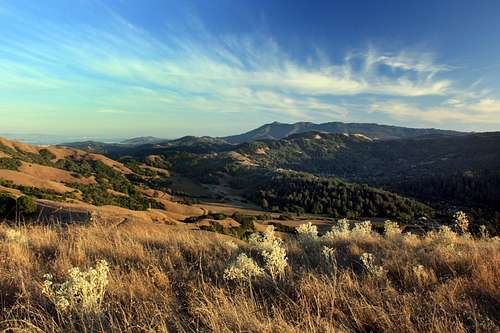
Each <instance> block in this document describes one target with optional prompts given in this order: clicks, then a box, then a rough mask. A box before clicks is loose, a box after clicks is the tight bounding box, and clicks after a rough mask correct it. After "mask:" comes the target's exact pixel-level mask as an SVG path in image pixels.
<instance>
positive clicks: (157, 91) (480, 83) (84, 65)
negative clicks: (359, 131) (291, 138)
mask: <svg viewBox="0 0 500 333" xmlns="http://www.w3.org/2000/svg"><path fill="white" fill-rule="evenodd" d="M499 17H500V1H497V0H482V1H462V0H440V1H427V0H419V1H412V0H407V1H400V0H394V1H392V0H386V1H357V0H354V1H353V0H351V1H333V0H331V1H311V0H309V1H298V0H286V1H273V0H252V1H242V0H210V1H207V0H203V1H190V0H183V1H169V0H155V1H152V0H141V1H133V0H127V1H126V0H112V1H96V0H73V1H67V0H61V1H52V0H44V1H31V0H28V1H25V0H0V132H1V133H29V134H34V133H44V134H50V135H59V136H72V137H74V136H82V137H84V136H85V137H108V138H109V137H133V136H141V135H154V136H160V137H166V138H173V137H178V136H182V135H188V134H189V135H213V136H224V135H230V134H236V133H240V132H243V131H247V130H250V129H253V128H255V127H258V126H260V125H262V124H265V123H269V122H273V121H279V122H285V123H292V122H298V121H310V122H316V123H320V122H329V121H343V122H375V123H382V124H392V125H400V126H407V127H435V128H444V129H456V130H466V131H495V130H500V19H499Z"/></svg>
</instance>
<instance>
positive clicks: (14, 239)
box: [4, 228, 28, 244]
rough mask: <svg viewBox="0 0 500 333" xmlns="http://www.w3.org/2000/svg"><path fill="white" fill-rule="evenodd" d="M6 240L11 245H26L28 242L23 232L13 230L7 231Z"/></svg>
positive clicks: (5, 233)
mask: <svg viewBox="0 0 500 333" xmlns="http://www.w3.org/2000/svg"><path fill="white" fill-rule="evenodd" d="M4 238H5V240H6V241H7V242H9V243H16V244H24V243H27V242H28V238H27V237H26V236H25V235H24V234H23V233H22V232H21V230H16V229H11V228H8V229H7V230H5V232H4Z"/></svg>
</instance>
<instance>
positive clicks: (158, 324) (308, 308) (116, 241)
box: [0, 224, 500, 333]
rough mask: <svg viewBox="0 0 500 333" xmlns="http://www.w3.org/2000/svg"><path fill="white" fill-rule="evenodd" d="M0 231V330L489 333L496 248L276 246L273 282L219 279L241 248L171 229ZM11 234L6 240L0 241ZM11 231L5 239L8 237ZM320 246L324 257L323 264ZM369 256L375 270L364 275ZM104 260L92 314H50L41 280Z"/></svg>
mask: <svg viewBox="0 0 500 333" xmlns="http://www.w3.org/2000/svg"><path fill="white" fill-rule="evenodd" d="M14 230H16V231H15V232H13V231H12V228H11V227H8V226H7V225H1V226H0V329H4V330H7V331H9V330H10V329H12V330H13V331H16V329H17V330H20V331H28V332H99V331H105V332H107V331H109V332H198V331H200V332H277V331H279V332H455V333H458V332H498V331H499V329H500V324H499V322H500V318H499V311H498V310H499V309H500V287H499V281H500V251H499V248H500V246H499V242H498V240H491V239H482V240H474V239H471V238H470V237H461V236H456V235H450V234H448V235H437V234H436V235H429V236H427V237H416V236H405V235H398V234H395V235H392V236H390V237H383V236H378V235H375V234H373V233H370V234H357V235H349V234H347V235H343V236H342V237H337V238H331V239H329V240H320V241H317V242H309V243H308V244H307V246H304V244H303V243H299V242H298V241H296V240H294V239H289V240H287V241H286V242H285V246H286V249H287V256H288V266H287V268H286V271H285V275H284V277H283V278H281V279H276V280H273V279H270V278H260V279H255V280H254V281H253V282H252V283H248V281H247V282H241V283H239V282H234V281H225V280H224V279H223V275H224V270H225V269H226V268H227V266H228V264H229V262H231V261H233V260H234V259H235V258H236V256H237V255H238V253H240V252H241V251H245V252H246V253H248V254H249V255H251V256H254V257H255V259H256V260H259V259H258V258H257V256H256V254H255V251H253V250H252V248H250V247H249V246H248V245H246V244H245V243H242V242H238V241H235V242H236V243H238V245H239V249H237V248H236V246H234V243H230V242H229V243H228V241H227V240H228V238H227V237H226V236H222V235H218V234H213V233H209V232H204V231H186V230H180V229H177V228H175V227H173V226H161V225H149V226H135V227H134V226H129V227H127V228H123V229H119V228H116V227H114V228H113V227H107V226H102V225H98V224H95V225H91V226H76V225H73V226H63V225H59V226H22V227H16V228H14ZM9 235H11V236H12V237H11V236H9ZM16 235H17V236H16ZM324 246H327V247H328V248H330V249H331V250H330V252H329V253H330V254H331V255H333V256H334V258H333V259H334V260H332V261H328V262H326V261H325V259H324V257H323V256H322V249H323V247H324ZM363 253H371V254H372V255H373V260H374V265H378V266H379V267H382V268H383V270H384V274H369V272H367V270H366V269H365V268H364V267H363V264H362V262H361V260H360V256H361V255H362V254H363ZM101 259H104V260H106V261H107V262H108V263H109V268H110V273H109V284H108V286H107V289H106V294H105V296H104V301H103V303H102V309H101V312H100V314H99V315H94V316H88V315H85V314H84V313H82V312H81V311H78V309H75V310H74V311H72V312H66V313H61V312H60V311H57V309H56V307H55V306H54V304H53V303H52V302H51V301H50V300H49V299H48V298H47V297H46V295H44V294H43V293H42V288H43V281H44V277H43V276H44V274H46V273H50V274H52V275H53V276H54V278H55V279H59V280H61V281H62V280H64V279H65V278H66V277H67V270H68V269H70V268H71V267H80V268H81V269H82V270H83V269H88V268H90V267H93V266H94V265H95V264H96V262H98V261H99V260H101Z"/></svg>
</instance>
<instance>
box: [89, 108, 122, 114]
mask: <svg viewBox="0 0 500 333" xmlns="http://www.w3.org/2000/svg"><path fill="white" fill-rule="evenodd" d="M95 112H97V113H112V114H114V113H118V114H123V113H128V111H127V110H118V109H98V110H95Z"/></svg>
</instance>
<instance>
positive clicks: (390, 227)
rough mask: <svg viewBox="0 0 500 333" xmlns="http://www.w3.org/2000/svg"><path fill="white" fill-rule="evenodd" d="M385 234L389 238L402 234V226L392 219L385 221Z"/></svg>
mask: <svg viewBox="0 0 500 333" xmlns="http://www.w3.org/2000/svg"><path fill="white" fill-rule="evenodd" d="M384 235H385V236H386V237H389V238H390V237H395V236H399V235H401V228H400V227H399V224H398V223H397V222H394V221H391V220H387V221H385V222H384Z"/></svg>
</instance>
